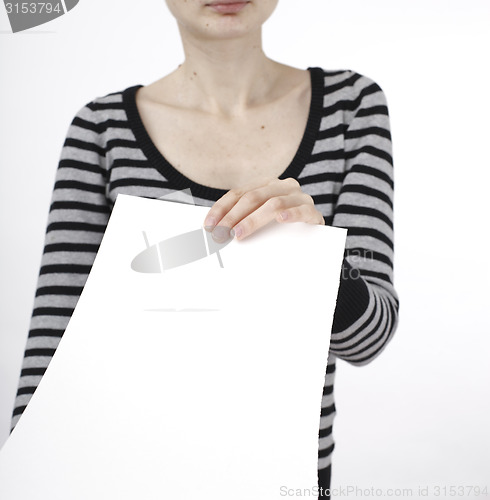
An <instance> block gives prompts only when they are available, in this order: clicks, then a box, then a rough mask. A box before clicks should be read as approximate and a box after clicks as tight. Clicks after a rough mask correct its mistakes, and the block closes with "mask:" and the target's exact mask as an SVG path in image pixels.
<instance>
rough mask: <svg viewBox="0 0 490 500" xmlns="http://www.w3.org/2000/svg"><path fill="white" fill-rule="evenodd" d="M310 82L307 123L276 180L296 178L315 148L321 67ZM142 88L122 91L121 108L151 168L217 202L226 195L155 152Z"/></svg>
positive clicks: (312, 72)
mask: <svg viewBox="0 0 490 500" xmlns="http://www.w3.org/2000/svg"><path fill="white" fill-rule="evenodd" d="M308 71H309V72H310V78H311V101H310V111H309V115H308V120H307V123H306V127H305V131H304V134H303V137H302V139H301V142H300V145H299V148H298V150H297V151H296V154H295V155H294V158H293V159H292V161H291V163H290V164H289V165H288V167H287V168H286V170H284V172H283V173H282V174H281V175H280V176H279V179H286V178H288V177H294V178H297V176H298V175H299V174H300V173H301V170H303V168H304V167H305V165H306V163H308V160H309V158H310V156H311V153H312V151H313V147H314V145H315V141H316V137H317V134H318V130H319V129H320V122H321V119H322V109H323V90H324V71H323V68H320V67H308ZM141 87H143V85H141V84H138V85H133V86H132V87H128V88H127V89H125V90H124V91H123V106H124V108H125V110H126V114H127V117H128V122H129V126H130V128H131V130H132V131H133V134H134V136H135V138H136V142H137V144H138V146H139V147H140V148H141V150H142V151H143V153H144V154H145V156H146V157H147V158H148V160H149V162H150V163H151V165H152V166H154V167H155V168H156V169H157V170H158V171H159V172H160V173H161V174H162V175H163V176H164V177H165V178H166V179H167V180H168V181H169V182H170V183H171V184H173V185H174V186H176V187H177V188H179V190H180V189H186V188H190V189H191V193H192V195H193V196H197V197H200V198H204V199H212V200H218V199H219V198H221V197H222V196H223V195H224V194H226V193H227V192H228V190H226V189H218V188H213V187H210V186H205V185H203V184H199V183H197V182H194V181H193V180H191V179H189V178H188V177H186V176H185V175H183V174H182V173H180V172H179V171H178V170H177V169H176V168H175V167H174V166H173V165H172V164H171V163H170V162H169V161H168V160H167V159H166V158H165V157H164V156H163V154H162V153H160V151H159V150H158V149H157V147H156V146H155V144H154V143H153V141H152V140H151V138H150V136H149V134H148V132H147V130H146V128H145V126H144V125H143V121H142V119H141V116H140V114H139V111H138V108H137V106H136V97H135V96H136V91H137V90H138V89H139V88H141Z"/></svg>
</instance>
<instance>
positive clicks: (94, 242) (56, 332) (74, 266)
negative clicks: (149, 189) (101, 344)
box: [11, 103, 110, 430]
mask: <svg viewBox="0 0 490 500" xmlns="http://www.w3.org/2000/svg"><path fill="white" fill-rule="evenodd" d="M97 114H98V112H97V111H95V110H94V108H93V106H92V103H88V104H86V105H85V106H83V107H82V108H81V109H80V110H79V111H78V112H77V113H76V115H75V117H74V118H73V120H72V122H71V124H70V126H69V129H68V133H67V136H66V139H65V142H64V144H63V147H62V150H61V156H60V160H59V164H58V169H57V172H56V178H55V184H54V189H53V193H52V198H51V205H50V209H49V214H48V221H47V229H46V234H45V240H44V250H43V254H42V259H41V268H40V271H39V276H38V281H37V288H36V294H35V298H34V307H33V311H32V316H31V321H30V329H29V335H28V338H27V343H26V347H25V352H24V358H23V362H22V371H21V374H20V380H19V385H18V391H17V396H16V400H15V407H14V410H13V415H12V422H11V430H13V429H14V427H15V425H16V424H17V422H18V420H19V418H20V417H21V415H22V413H23V411H24V409H25V408H26V406H27V404H28V402H29V400H30V399H31V397H32V395H33V393H34V391H35V390H36V388H37V386H38V384H39V382H40V381H41V378H42V376H43V374H44V372H45V371H46V368H47V367H48V365H49V363H50V361H51V358H52V357H53V355H54V353H55V351H56V348H57V346H58V344H59V342H60V340H61V337H62V335H63V333H64V331H65V329H66V327H67V325H68V321H69V320H70V317H71V315H72V313H73V311H74V309H75V306H76V303H77V301H78V299H79V297H80V294H81V293H82V289H83V287H84V285H85V282H86V280H87V277H88V274H89V272H90V269H91V266H92V264H93V262H94V260H95V255H96V253H97V250H98V248H99V245H100V243H101V241H102V236H103V234H104V231H105V228H106V226H107V222H108V220H109V215H110V206H109V203H108V200H107V197H106V172H107V170H106V167H105V154H104V145H103V140H102V138H103V135H102V133H101V131H100V130H99V125H98V123H97Z"/></svg>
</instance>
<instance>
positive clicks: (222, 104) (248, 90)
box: [166, 30, 291, 117]
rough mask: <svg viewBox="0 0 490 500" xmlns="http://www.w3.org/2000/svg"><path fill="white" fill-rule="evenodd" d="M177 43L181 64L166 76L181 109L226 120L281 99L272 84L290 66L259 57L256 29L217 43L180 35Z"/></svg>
mask: <svg viewBox="0 0 490 500" xmlns="http://www.w3.org/2000/svg"><path fill="white" fill-rule="evenodd" d="M182 42H183V47H184V52H185V61H184V62H183V63H182V64H181V65H180V66H179V67H178V68H177V69H176V70H175V71H174V72H173V73H171V74H170V75H168V77H166V78H168V83H169V84H171V85H172V87H173V88H174V89H175V90H176V91H177V92H178V97H177V98H178V100H179V101H180V103H179V104H180V105H181V106H182V107H186V108H187V107H188V108H192V109H194V110H196V109H197V110H201V111H203V112H207V113H212V114H218V115H222V116H225V117H232V116H239V115H240V114H243V113H245V112H246V111H247V109H248V108H251V107H253V106H260V105H261V104H265V103H267V102H270V101H271V100H274V99H275V98H276V97H279V96H280V95H281V93H280V92H281V89H280V86H279V85H278V84H279V82H280V81H281V78H282V77H283V76H284V74H285V72H286V71H287V69H286V68H289V69H291V68H290V67H289V66H285V65H282V64H280V63H277V62H276V61H273V60H272V59H269V58H268V57H267V56H266V55H265V54H264V52H263V50H262V39H261V31H260V30H258V31H256V32H252V33H249V34H247V36H246V37H241V38H233V39H221V40H202V39H194V38H193V37H192V36H190V35H189V36H182ZM276 94H277V96H276Z"/></svg>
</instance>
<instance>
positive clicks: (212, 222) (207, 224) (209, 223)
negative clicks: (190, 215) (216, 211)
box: [204, 217, 216, 231]
mask: <svg viewBox="0 0 490 500" xmlns="http://www.w3.org/2000/svg"><path fill="white" fill-rule="evenodd" d="M214 226H216V219H215V218H214V217H206V219H205V221H204V229H205V230H206V231H212V230H213V227H214Z"/></svg>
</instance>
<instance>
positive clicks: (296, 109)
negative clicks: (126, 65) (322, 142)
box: [138, 95, 309, 190]
mask: <svg viewBox="0 0 490 500" xmlns="http://www.w3.org/2000/svg"><path fill="white" fill-rule="evenodd" d="M138 107H139V113H140V116H141V120H142V122H143V125H144V127H145V129H146V131H147V133H148V135H149V136H150V139H151V140H152V142H153V143H154V145H155V146H156V148H157V149H158V151H159V152H160V154H161V155H162V156H163V157H164V158H165V159H166V160H167V161H168V162H169V163H170V165H172V167H174V168H175V169H176V170H178V171H179V172H180V173H181V174H183V175H184V176H185V177H187V178H188V179H191V180H192V181H194V182H196V183H198V184H202V185H205V186H209V187H214V188H218V189H226V190H228V189H232V188H236V187H240V186H242V185H244V184H246V183H249V182H251V181H254V180H255V179H257V178H259V177H263V176H266V177H276V178H277V177H279V176H280V175H281V174H282V173H283V172H284V171H285V170H286V168H287V167H288V166H289V164H290V163H291V162H292V160H293V158H294V157H295V155H296V153H297V151H298V148H299V147H300V144H301V141H302V139H303V135H304V133H305V128H306V124H307V120H308V112H309V106H308V96H307V95H305V96H303V97H302V98H301V99H299V98H298V99H296V100H294V101H289V102H288V103H281V104H276V105H270V106H267V108H263V109H257V110H252V111H250V112H247V114H246V116H235V117H229V118H223V117H218V116H213V115H209V114H204V113H201V112H197V111H187V110H182V109H179V110H175V109H172V108H171V107H163V106H161V105H155V104H151V103H149V102H146V101H145V100H141V101H140V102H138Z"/></svg>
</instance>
